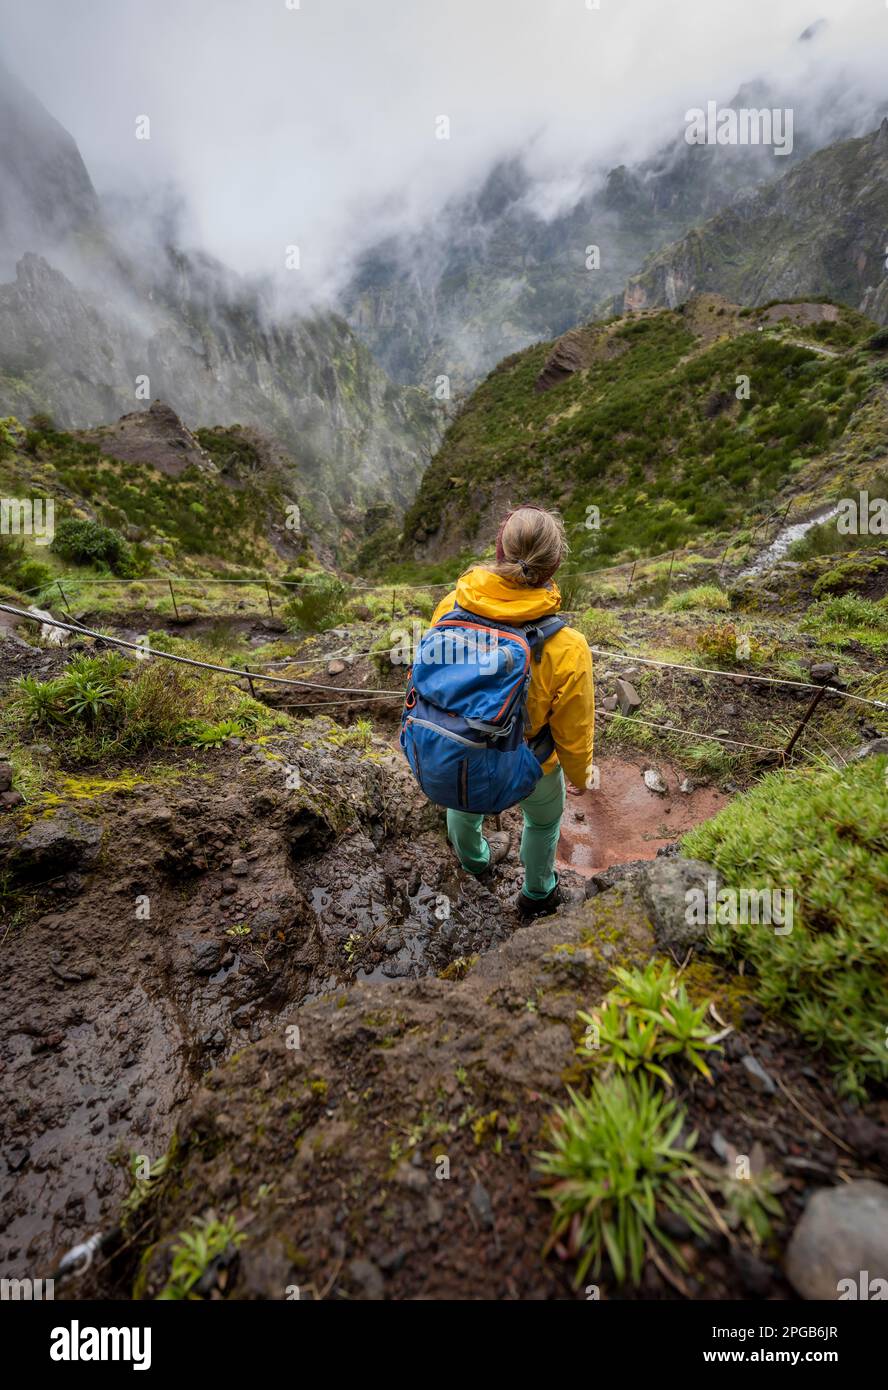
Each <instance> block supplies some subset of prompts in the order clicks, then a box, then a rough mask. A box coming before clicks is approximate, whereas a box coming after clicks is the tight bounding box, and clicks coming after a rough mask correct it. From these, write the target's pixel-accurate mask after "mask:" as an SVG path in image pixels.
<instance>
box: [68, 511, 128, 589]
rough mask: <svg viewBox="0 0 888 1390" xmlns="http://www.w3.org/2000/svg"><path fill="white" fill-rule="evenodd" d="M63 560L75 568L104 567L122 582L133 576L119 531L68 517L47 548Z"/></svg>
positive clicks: (125, 544)
mask: <svg viewBox="0 0 888 1390" xmlns="http://www.w3.org/2000/svg"><path fill="white" fill-rule="evenodd" d="M50 548H51V549H52V550H54V551H55V553H56V554H57V555H61V557H62V559H63V560H71V561H73V562H74V563H75V564H78V565H97V566H107V567H108V569H110V570H113V572H114V573H115V574H119V575H122V576H123V577H124V578H130V577H132V575H133V573H134V567H133V555H132V551H131V549H130V547H129V545H128V544H127V542H126V541H125V540H124V538H123V536H122V535H121V534H120V532H119V531H115V530H114V528H113V527H111V526H101V525H100V524H99V522H97V521H77V520H76V519H74V518H72V517H68V518H67V519H66V520H65V521H61V522H59V525H58V526H57V527H56V532H55V537H54V539H53V542H52V546H51V547H50Z"/></svg>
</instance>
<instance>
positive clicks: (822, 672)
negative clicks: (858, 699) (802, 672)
mask: <svg viewBox="0 0 888 1390" xmlns="http://www.w3.org/2000/svg"><path fill="white" fill-rule="evenodd" d="M838 674H839V668H838V666H837V665H836V664H835V662H834V661H818V662H816V663H815V665H813V666H812V667H811V669H810V672H809V675H810V677H811V679H812V681H817V683H818V684H819V685H826V684H828V683H829V682H831V681H834V680H835V679H836V677H837V676H838Z"/></svg>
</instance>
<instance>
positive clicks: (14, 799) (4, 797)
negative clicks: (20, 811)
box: [0, 792, 25, 811]
mask: <svg viewBox="0 0 888 1390" xmlns="http://www.w3.org/2000/svg"><path fill="white" fill-rule="evenodd" d="M24 804H25V798H24V797H23V796H22V794H21V792H0V808H2V809H3V810H4V811H14V810H15V808H16V806H24Z"/></svg>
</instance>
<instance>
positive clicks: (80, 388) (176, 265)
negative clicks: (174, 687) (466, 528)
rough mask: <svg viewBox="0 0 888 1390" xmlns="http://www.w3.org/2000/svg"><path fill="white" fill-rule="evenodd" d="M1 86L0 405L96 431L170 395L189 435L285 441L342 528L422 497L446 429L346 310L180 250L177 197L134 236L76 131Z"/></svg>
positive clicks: (142, 222) (305, 482) (318, 514)
mask: <svg viewBox="0 0 888 1390" xmlns="http://www.w3.org/2000/svg"><path fill="white" fill-rule="evenodd" d="M0 86H2V94H0V103H2V105H0V117H2V138H0V187H2V189H3V201H2V210H0V266H2V267H3V269H4V272H5V273H4V276H3V278H4V280H6V283H0V414H12V415H16V416H18V417H19V418H21V419H27V418H29V417H30V416H31V415H33V414H48V415H50V416H52V418H53V419H54V420H55V421H56V423H57V424H58V425H60V426H62V427H64V428H88V427H92V426H95V425H101V424H107V423H110V422H111V421H113V420H116V419H117V417H118V416H120V415H121V414H124V413H126V412H128V411H132V410H133V409H135V408H137V407H138V406H139V403H140V402H142V401H144V402H146V403H147V401H148V400H150V399H156V398H162V399H164V400H165V401H167V402H169V403H170V404H171V405H172V406H173V408H174V409H175V410H176V411H177V412H178V413H179V414H180V415H181V416H182V417H183V418H184V419H185V420H187V422H188V423H189V424H190V425H191V426H192V427H198V426H209V425H229V424H235V423H240V424H244V425H248V426H253V427H256V428H258V429H260V430H263V431H265V432H266V433H268V434H269V435H272V436H274V437H275V438H276V439H277V440H278V441H279V442H280V443H281V444H282V445H283V446H284V447H285V448H286V449H287V450H288V451H289V452H290V454H291V456H292V460H293V488H294V491H295V492H296V493H298V495H299V496H300V498H301V499H303V502H304V505H305V507H306V510H307V511H308V513H309V514H310V515H312V516H313V518H314V520H315V521H316V523H317V524H318V525H319V526H321V527H325V528H327V529H328V531H329V530H330V529H331V528H332V529H336V528H338V527H340V526H343V525H345V526H348V525H349V524H351V523H353V522H354V521H355V520H356V519H357V518H358V517H359V516H360V514H361V512H362V510H363V508H364V507H365V506H367V505H368V504H370V503H372V502H374V501H378V500H387V501H390V502H392V503H393V504H394V505H395V507H396V508H397V507H401V508H403V507H404V506H405V505H407V503H408V502H409V501H410V499H411V498H412V496H413V493H414V491H415V488H416V485H417V482H418V479H419V477H420V475H421V473H422V470H423V468H424V467H425V464H426V463H427V461H428V458H429V456H430V453H431V451H432V449H433V447H434V445H435V444H436V442H437V440H438V438H439V435H440V430H441V423H442V422H441V413H440V410H439V408H438V407H436V406H435V404H434V403H433V401H432V399H431V397H430V396H429V395H428V393H426V392H422V391H420V390H418V389H415V388H402V387H397V386H394V385H393V384H392V383H391V382H390V381H389V379H388V377H387V376H386V374H385V372H384V371H383V370H382V369H381V368H380V367H379V366H378V365H377V363H376V362H375V361H374V360H373V358H372V356H371V354H370V352H369V351H368V350H367V348H366V347H364V346H363V345H362V344H361V343H360V342H359V341H358V340H357V338H356V337H355V335H354V334H353V332H352V331H351V329H350V328H349V327H348V325H347V324H346V323H345V321H344V320H343V319H342V318H341V317H339V316H338V315H336V314H333V313H331V312H329V311H326V312H320V311H314V312H309V313H305V314H298V313H295V312H293V310H292V308H286V309H283V310H282V309H281V306H280V305H278V304H277V303H276V302H275V297H274V291H273V287H272V286H271V285H270V284H269V283H267V282H266V281H263V280H262V279H261V278H259V277H255V276H254V277H245V276H242V275H240V274H237V273H236V272H234V271H232V270H230V269H229V268H228V267H226V266H225V265H224V264H222V263H221V262H220V261H219V260H217V259H216V258H215V257H213V256H211V255H209V254H208V253H206V252H202V251H186V250H183V249H182V248H181V247H179V246H177V245H175V244H174V242H173V241H171V240H169V239H167V237H168V236H172V235H173V234H174V233H175V229H176V220H177V219H176V208H175V204H173V205H171V206H167V207H161V208H160V209H159V210H157V209H155V213H154V215H153V216H151V217H150V218H147V219H145V218H141V219H139V220H137V221H135V222H134V223H133V224H132V225H133V227H134V228H135V233H133V231H132V230H127V226H126V217H125V205H124V204H121V203H120V202H116V203H114V202H112V204H111V206H110V208H109V215H107V216H106V215H105V212H104V209H103V207H102V204H101V202H100V200H99V198H98V197H97V195H96V192H95V190H94V188H93V185H92V182H91V180H90V176H89V173H88V171H87V169H86V166H85V164H84V162H83V160H82V158H81V156H80V153H79V150H78V148H77V145H76V143H75V141H74V140H73V138H72V137H71V136H70V135H69V133H68V132H67V131H65V130H64V129H63V127H62V126H61V125H59V123H58V122H57V121H56V120H55V119H54V118H53V117H52V116H51V115H50V114H49V112H48V111H47V110H46V109H45V108H44V107H43V105H42V104H41V103H40V101H39V100H38V99H37V97H36V96H35V95H34V94H33V93H32V92H30V91H29V90H28V89H27V88H26V87H25V86H24V85H23V84H22V83H21V82H19V81H18V80H16V79H14V78H12V77H9V75H8V74H7V75H6V79H4V80H2V81H0ZM134 206H135V208H136V209H137V210H138V209H139V208H140V207H143V206H144V205H143V204H141V203H139V202H138V201H137V202H136V204H135V205H134ZM131 211H132V209H131Z"/></svg>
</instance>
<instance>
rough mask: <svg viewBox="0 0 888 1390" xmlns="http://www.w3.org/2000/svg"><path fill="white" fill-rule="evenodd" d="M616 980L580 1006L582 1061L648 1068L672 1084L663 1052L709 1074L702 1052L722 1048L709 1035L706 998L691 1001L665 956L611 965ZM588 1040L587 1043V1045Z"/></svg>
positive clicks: (623, 1068) (709, 1077)
mask: <svg viewBox="0 0 888 1390" xmlns="http://www.w3.org/2000/svg"><path fill="white" fill-rule="evenodd" d="M611 973H612V974H613V975H614V977H615V979H616V981H617V985H616V987H615V988H614V989H612V990H611V991H610V993H609V994H608V995H607V996H606V998H605V999H604V1000H603V1002H602V1004H601V1005H600V1006H599V1007H598V1008H597V1009H595V1010H593V1012H592V1013H583V1012H580V1013H579V1014H578V1017H579V1019H580V1021H581V1022H582V1023H584V1024H585V1025H586V1033H585V1036H584V1038H583V1041H582V1042H581V1043H580V1044H579V1045H578V1047H577V1055H578V1056H579V1057H580V1058H581V1059H582V1060H583V1062H584V1063H585V1064H586V1065H587V1066H595V1067H597V1066H602V1065H604V1066H611V1067H615V1068H616V1069H617V1070H618V1071H623V1072H629V1073H632V1072H636V1071H639V1070H643V1071H647V1072H650V1073H651V1075H653V1076H656V1077H659V1079H660V1080H661V1081H664V1082H665V1083H666V1085H667V1086H672V1085H673V1084H674V1082H673V1080H672V1077H671V1076H670V1074H669V1072H668V1071H667V1070H666V1068H665V1066H664V1065H663V1063H664V1062H666V1061H667V1059H668V1058H670V1057H674V1058H675V1059H676V1060H677V1061H685V1062H688V1063H689V1064H690V1065H691V1066H693V1067H695V1068H696V1069H697V1071H699V1072H701V1073H702V1074H703V1076H705V1077H706V1079H707V1080H708V1081H711V1080H712V1073H711V1072H710V1070H709V1068H708V1066H707V1065H706V1061H705V1059H704V1057H703V1053H704V1052H712V1051H717V1052H720V1051H721V1048H720V1047H718V1046H717V1044H715V1043H711V1042H710V1041H709V1037H710V1034H711V1032H712V1030H711V1028H709V1027H708V1026H707V1024H706V1023H705V1021H704V1020H705V1018H706V1013H707V1011H708V1008H709V1004H708V1001H707V1002H704V1003H703V1004H699V1005H695V1004H692V1003H691V1001H690V1000H689V999H688V995H687V990H686V989H685V986H684V984H683V983H682V982H681V980H680V979H679V976H678V973H677V971H676V969H675V967H674V966H673V965H672V964H671V963H670V962H669V961H663V962H662V964H660V965H657V964H656V962H654V961H651V962H650V963H649V964H648V965H647V966H646V967H645V969H644V970H638V969H633V970H625V969H623V968H622V967H616V968H614V969H613V970H612V972H611ZM590 1043H591V1046H590Z"/></svg>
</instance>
